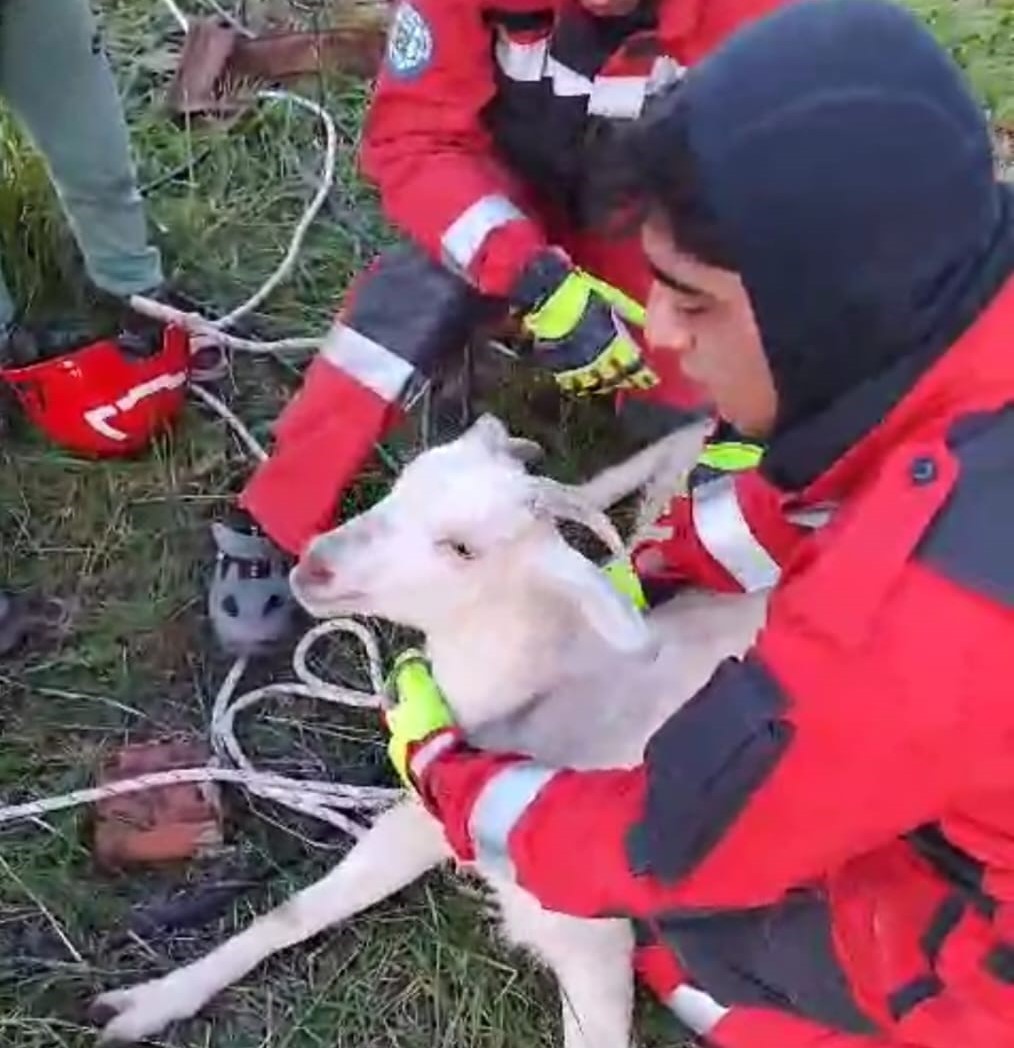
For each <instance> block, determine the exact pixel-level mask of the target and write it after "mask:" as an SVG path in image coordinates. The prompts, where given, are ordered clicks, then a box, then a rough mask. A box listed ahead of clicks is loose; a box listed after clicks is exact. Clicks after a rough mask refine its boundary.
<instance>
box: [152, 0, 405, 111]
mask: <svg viewBox="0 0 1014 1048" xmlns="http://www.w3.org/2000/svg"><path fill="white" fill-rule="evenodd" d="M389 12H390V5H389V3H388V0H352V2H349V3H345V4H342V6H341V8H340V9H338V10H337V11H336V13H335V24H334V25H332V26H331V27H329V28H328V29H323V30H320V31H315V32H297V31H289V30H284V31H271V32H266V33H264V34H262V35H259V36H246V35H245V34H243V33H242V32H240V31H239V30H237V29H236V28H234V27H233V26H231V25H228V24H227V23H225V22H222V21H220V20H218V19H215V18H195V19H193V21H191V23H190V27H189V29H188V30H187V36H186V41H185V43H184V45H183V52H182V54H181V55H180V62H179V65H178V66H177V69H176V75H175V77H174V78H173V82H172V84H171V86H170V88H169V98H168V101H169V106H170V108H171V109H172V110H173V111H175V112H176V113H179V114H187V115H189V116H193V115H199V114H209V115H211V114H214V115H220V116H221V115H228V114H230V113H235V112H237V111H239V110H242V109H244V108H246V106H248V105H249V104H250V102H251V99H252V95H253V92H254V90H256V88H257V87H259V86H262V85H264V84H266V83H282V82H285V81H288V80H294V79H298V78H299V77H302V76H306V75H308V74H312V73H316V72H319V71H321V70H325V71H326V70H335V71H340V72H342V73H346V74H348V75H350V76H357V77H365V78H369V77H372V76H373V75H374V74H375V73H376V71H377V68H378V66H379V63H380V58H381V55H382V53H383V49H384V39H385V36H386V32H387V22H388V17H389Z"/></svg>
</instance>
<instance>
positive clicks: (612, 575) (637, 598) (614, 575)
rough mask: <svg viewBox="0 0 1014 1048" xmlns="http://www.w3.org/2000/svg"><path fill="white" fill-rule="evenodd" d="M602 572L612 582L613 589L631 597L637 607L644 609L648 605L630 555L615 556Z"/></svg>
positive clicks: (640, 609) (604, 566)
mask: <svg viewBox="0 0 1014 1048" xmlns="http://www.w3.org/2000/svg"><path fill="white" fill-rule="evenodd" d="M602 572H603V574H604V575H605V576H606V578H607V579H609V581H610V582H611V583H612V585H613V589H615V590H616V591H617V592H618V593H622V594H623V595H624V596H625V597H629V598H630V602H631V603H632V604H633V605H634V607H635V608H637V609H638V610H639V611H644V610H645V609H646V608H647V607H648V599H647V597H645V595H644V589H643V588H642V586H641V580H640V579H639V578H638V577H637V572H636V571H635V570H634V563H633V561H632V560H631V559H630V557H614V558H613V559H612V560H610V561H607V562H606V564H604V565H603V567H602Z"/></svg>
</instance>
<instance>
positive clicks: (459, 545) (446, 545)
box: [437, 539, 476, 560]
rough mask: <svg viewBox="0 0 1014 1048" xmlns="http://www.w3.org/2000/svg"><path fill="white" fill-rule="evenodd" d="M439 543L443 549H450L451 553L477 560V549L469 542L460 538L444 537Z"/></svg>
mask: <svg viewBox="0 0 1014 1048" xmlns="http://www.w3.org/2000/svg"><path fill="white" fill-rule="evenodd" d="M437 545H438V546H441V547H442V548H443V549H446V550H450V552H451V553H453V554H454V555H455V556H456V557H459V558H460V559H461V560H475V555H476V554H475V550H474V549H473V548H472V547H471V546H469V545H468V543H467V542H462V541H461V540H460V539H443V540H441V541H440V542H438V543H437Z"/></svg>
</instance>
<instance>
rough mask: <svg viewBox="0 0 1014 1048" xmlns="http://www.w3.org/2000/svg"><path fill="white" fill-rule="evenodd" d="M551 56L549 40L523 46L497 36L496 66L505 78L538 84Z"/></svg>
mask: <svg viewBox="0 0 1014 1048" xmlns="http://www.w3.org/2000/svg"><path fill="white" fill-rule="evenodd" d="M548 54H549V40H548V39H545V40H536V41H534V43H530V44H522V43H518V41H516V40H511V38H510V37H509V36H507V35H506V34H504V33H502V32H501V33H500V34H499V35H498V36H497V40H496V46H495V48H494V55H495V57H496V64H497V65H498V66H499V67H500V69H501V70H502V71H503V74H504V76H507V77H509V78H510V79H511V80H519V81H521V82H522V83H526V84H534V83H538V82H539V81H540V80H541V79H542V76H543V74H544V73H545V71H546V57H547V55H548Z"/></svg>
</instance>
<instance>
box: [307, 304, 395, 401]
mask: <svg viewBox="0 0 1014 1048" xmlns="http://www.w3.org/2000/svg"><path fill="white" fill-rule="evenodd" d="M320 355H321V356H322V357H323V358H324V359H325V360H327V361H328V362H330V363H331V364H334V366H335V367H336V368H339V369H340V370H342V371H344V372H345V373H346V374H348V375H351V376H352V377H353V378H354V379H356V380H357V381H359V382H361V383H362V384H363V385H364V386H367V387H368V388H370V389H372V390H373V392H374V393H376V394H377V396H379V397H383V398H384V400H386V401H389V402H392V403H393V402H394V401H395V400H397V398H398V396H399V395H400V394H401V391H402V390H403V389H404V388H405V385H406V383H407V382H408V380H409V379H410V378H411V377H412V371H413V368H412V365H411V364H410V363H409V362H408V361H407V360H402V359H401V357H399V356H397V355H396V354H394V353H392V352H391V351H390V350H389V349H385V348H384V346H382V345H381V344H380V343H379V342H374V341H373V339H372V338H367V337H366V336H365V335H360V334H359V332H358V331H354V330H353V329H352V328H350V327H346V326H345V325H344V324H343V323H342V322H341V321H340V320H339V321H335V323H334V324H333V325H332V326H331V330H330V331H329V332H328V333H327V338H325V339H324V344H323V345H322V346H321V347H320Z"/></svg>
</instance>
